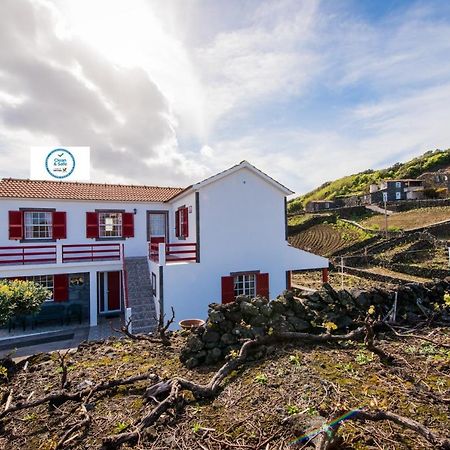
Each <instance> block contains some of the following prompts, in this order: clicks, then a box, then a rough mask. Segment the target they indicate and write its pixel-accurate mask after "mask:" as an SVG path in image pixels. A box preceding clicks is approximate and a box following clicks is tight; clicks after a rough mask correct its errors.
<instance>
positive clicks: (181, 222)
mask: <svg viewBox="0 0 450 450" xmlns="http://www.w3.org/2000/svg"><path fill="white" fill-rule="evenodd" d="M175 236H176V237H177V238H178V239H186V238H187V237H188V236H189V209H188V208H187V207H186V206H182V207H181V208H178V209H177V211H175Z"/></svg>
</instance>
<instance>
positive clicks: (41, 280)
mask: <svg viewBox="0 0 450 450" xmlns="http://www.w3.org/2000/svg"><path fill="white" fill-rule="evenodd" d="M26 280H27V281H32V282H33V283H37V284H40V285H41V286H43V287H45V288H47V289H48V290H49V291H51V293H52V296H51V298H47V299H46V300H45V301H46V302H53V301H54V299H53V295H54V292H55V291H54V288H55V279H54V277H53V275H34V276H32V277H26Z"/></svg>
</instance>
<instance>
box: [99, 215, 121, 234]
mask: <svg viewBox="0 0 450 450" xmlns="http://www.w3.org/2000/svg"><path fill="white" fill-rule="evenodd" d="M98 236H99V237H100V238H121V237H123V218H122V212H117V211H99V212H98Z"/></svg>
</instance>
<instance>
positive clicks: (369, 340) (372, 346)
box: [364, 319, 395, 365]
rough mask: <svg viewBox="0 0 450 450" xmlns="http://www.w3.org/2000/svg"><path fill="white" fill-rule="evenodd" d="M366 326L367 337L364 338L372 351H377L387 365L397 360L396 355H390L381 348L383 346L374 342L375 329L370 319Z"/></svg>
mask: <svg viewBox="0 0 450 450" xmlns="http://www.w3.org/2000/svg"><path fill="white" fill-rule="evenodd" d="M365 327H366V337H365V338H364V343H365V344H366V347H367V348H368V349H369V350H370V351H371V352H373V353H375V354H376V355H377V356H378V357H379V358H380V360H381V362H382V363H383V364H387V365H390V364H393V363H394V361H395V359H394V357H393V356H392V355H389V354H388V353H386V352H385V351H383V350H381V348H379V347H377V346H376V345H375V344H374V338H375V333H374V331H373V326H372V323H371V322H370V320H369V319H367V320H366V322H365Z"/></svg>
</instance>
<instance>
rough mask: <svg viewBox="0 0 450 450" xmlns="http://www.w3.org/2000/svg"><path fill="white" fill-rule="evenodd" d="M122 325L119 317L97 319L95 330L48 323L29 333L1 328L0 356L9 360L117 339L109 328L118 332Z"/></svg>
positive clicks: (86, 325) (17, 329)
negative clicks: (87, 342) (112, 338)
mask: <svg viewBox="0 0 450 450" xmlns="http://www.w3.org/2000/svg"><path fill="white" fill-rule="evenodd" d="M122 324H123V318H122V317H113V318H106V317H101V318H99V321H98V325H97V326H95V327H90V326H89V322H83V323H82V324H81V325H79V324H73V325H65V326H61V325H58V324H57V323H55V324H48V325H46V326H40V327H39V329H36V330H29V332H24V331H23V330H22V328H20V327H19V328H16V329H13V330H11V333H8V329H7V328H6V329H5V328H1V329H0V357H3V356H5V355H8V354H11V356H12V357H13V359H17V358H19V359H21V358H23V357H26V356H29V355H33V354H36V353H45V352H51V351H56V350H65V349H69V348H76V347H77V346H78V345H79V344H80V343H81V342H83V341H100V340H103V339H107V338H109V337H113V336H114V337H117V338H120V337H123V335H122V334H121V333H117V332H115V331H114V330H113V328H116V329H119V328H120V326H121V325H122Z"/></svg>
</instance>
